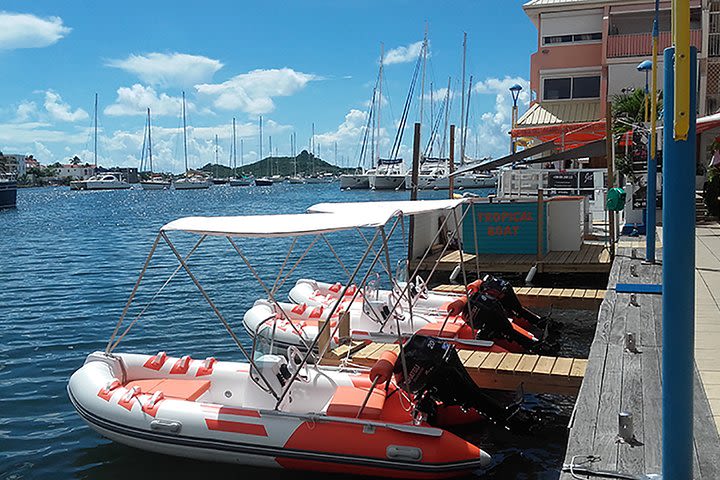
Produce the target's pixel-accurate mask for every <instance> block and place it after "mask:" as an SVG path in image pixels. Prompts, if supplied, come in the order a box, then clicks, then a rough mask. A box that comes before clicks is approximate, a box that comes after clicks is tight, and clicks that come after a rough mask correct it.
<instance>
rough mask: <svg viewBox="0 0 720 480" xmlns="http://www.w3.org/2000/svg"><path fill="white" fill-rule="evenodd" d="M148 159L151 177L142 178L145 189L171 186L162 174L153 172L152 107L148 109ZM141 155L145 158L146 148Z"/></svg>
mask: <svg viewBox="0 0 720 480" xmlns="http://www.w3.org/2000/svg"><path fill="white" fill-rule="evenodd" d="M146 138H147V144H146V145H147V159H148V167H149V169H150V171H149V173H150V179H149V180H142V181H141V182H140V186H142V188H143V190H166V189H168V188H170V182H169V181H168V180H165V178H164V177H163V176H162V175H159V174H158V175H156V174H154V173H153V157H152V127H151V124H150V108H149V107H148V109H147V137H146ZM141 157H142V158H143V159H144V158H145V150H144V149H143V152H142V154H141Z"/></svg>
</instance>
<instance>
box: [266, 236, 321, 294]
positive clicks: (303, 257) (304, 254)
mask: <svg viewBox="0 0 720 480" xmlns="http://www.w3.org/2000/svg"><path fill="white" fill-rule="evenodd" d="M318 238H319V236H318V235H316V236H315V237H313V239H312V241H311V242H310V244H309V245H308V246H307V248H305V251H304V252H303V254H302V255H300V257H299V258H298V259H297V260H296V261H295V263H294V264H293V266H292V268H290V270H288V272H287V273H286V274H285V276H284V277H283V279H282V280H281V281H280V283H279V284H278V286H277V288H276V289H275V290H276V291H277V290H280V289H281V288H282V286H283V285H285V282H287V280H288V278H290V275H292V273H293V272H294V271H295V269H296V268H297V267H298V265H300V262H302V261H303V259H305V257H306V256H307V254H308V253H310V250H311V249H312V247H313V246H314V245H315V243H316V242H317V241H318Z"/></svg>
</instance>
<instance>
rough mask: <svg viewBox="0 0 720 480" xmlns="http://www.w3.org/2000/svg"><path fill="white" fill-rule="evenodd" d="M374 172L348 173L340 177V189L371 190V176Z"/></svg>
mask: <svg viewBox="0 0 720 480" xmlns="http://www.w3.org/2000/svg"><path fill="white" fill-rule="evenodd" d="M373 173H374V170H368V171H367V172H366V173H348V174H345V175H340V188H341V189H342V190H367V189H369V188H370V175H372V174H373Z"/></svg>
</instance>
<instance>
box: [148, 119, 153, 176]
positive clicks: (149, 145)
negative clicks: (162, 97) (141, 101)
mask: <svg viewBox="0 0 720 480" xmlns="http://www.w3.org/2000/svg"><path fill="white" fill-rule="evenodd" d="M151 132H152V127H151V126H150V107H148V159H149V160H150V173H153V164H152V133H151Z"/></svg>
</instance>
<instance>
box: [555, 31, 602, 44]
mask: <svg viewBox="0 0 720 480" xmlns="http://www.w3.org/2000/svg"><path fill="white" fill-rule="evenodd" d="M599 40H602V33H600V32H593V33H575V34H567V35H549V36H547V37H543V43H544V44H545V45H555V44H558V43H577V42H596V41H599Z"/></svg>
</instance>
